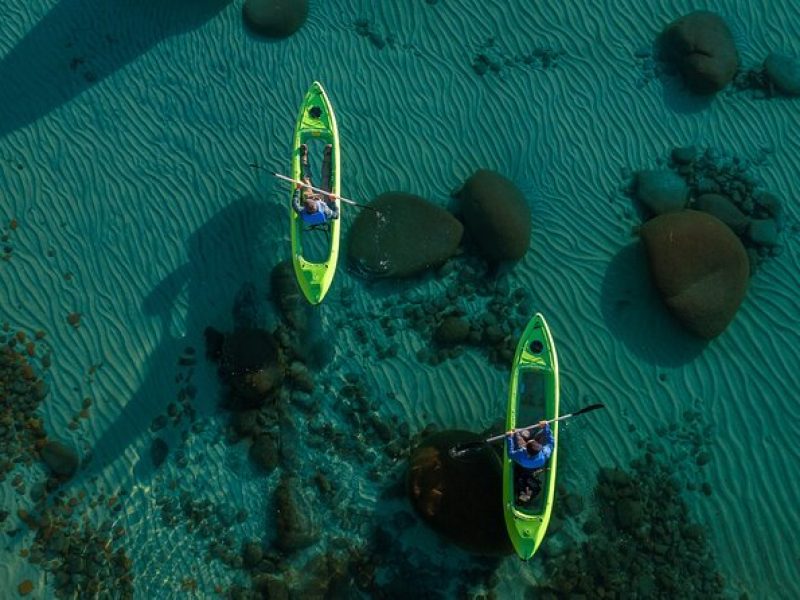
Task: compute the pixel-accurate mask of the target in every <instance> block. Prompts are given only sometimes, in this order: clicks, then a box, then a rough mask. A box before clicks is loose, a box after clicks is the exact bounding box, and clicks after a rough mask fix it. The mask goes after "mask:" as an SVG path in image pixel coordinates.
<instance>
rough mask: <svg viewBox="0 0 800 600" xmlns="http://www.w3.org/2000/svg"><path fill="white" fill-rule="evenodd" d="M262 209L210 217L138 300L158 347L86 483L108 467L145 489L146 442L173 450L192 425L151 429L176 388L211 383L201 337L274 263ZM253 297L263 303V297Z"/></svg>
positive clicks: (228, 210) (232, 209)
mask: <svg viewBox="0 0 800 600" xmlns="http://www.w3.org/2000/svg"><path fill="white" fill-rule="evenodd" d="M265 205H266V203H265V202H263V201H257V200H254V199H251V198H247V197H246V198H242V199H239V200H237V201H235V202H233V203H231V204H229V205H228V206H226V207H225V208H224V209H223V210H222V211H220V212H219V213H217V214H216V215H214V216H213V217H212V218H211V219H210V220H209V221H207V222H206V223H205V224H203V225H202V226H201V227H200V228H199V229H197V230H196V231H195V232H194V233H192V234H191V236H190V237H189V239H188V243H187V246H188V247H187V252H186V255H187V261H186V262H185V263H184V264H182V265H180V266H179V267H178V268H177V269H175V270H174V271H173V272H172V273H170V274H168V275H167V276H166V277H165V278H164V279H162V280H161V281H160V282H159V283H158V284H157V285H156V286H155V287H154V288H153V289H152V290H150V292H149V294H148V295H147V296H146V297H145V298H144V300H143V302H142V311H143V313H144V314H146V315H148V316H151V317H154V318H155V319H156V322H157V323H158V326H159V329H160V339H159V341H158V343H157V344H156V346H155V347H154V349H153V350H152V351H151V352H150V353H149V356H147V358H146V359H145V360H146V364H145V368H144V369H143V373H144V375H143V379H142V382H141V384H140V386H139V388H138V389H137V390H136V391H135V392H134V394H133V395H132V396H131V397H130V398H129V399H127V401H123V403H124V406H123V407H121V408H120V410H119V412H118V414H117V415H116V418H115V419H114V421H113V422H112V423H110V425H108V427H107V428H106V429H105V431H104V432H103V433H102V435H100V437H99V438H98V439H97V440H96V441H95V442H94V444H93V450H92V460H91V461H90V462H89V463H88V464H87V466H86V469H85V472H84V476H85V477H87V478H88V477H91V475H92V474H96V473H97V472H99V471H102V470H104V469H106V468H111V467H113V468H114V469H115V470H117V472H119V473H120V475H121V476H122V479H133V480H135V481H136V483H137V484H140V485H141V484H145V485H146V482H147V480H149V478H150V477H152V475H153V473H154V472H155V470H156V467H155V466H154V465H153V464H152V460H151V455H150V447H151V444H152V442H153V440H154V439H155V438H156V437H161V438H162V439H164V440H165V441H166V442H167V443H168V445H169V446H171V447H172V446H173V445H174V444H175V443H177V442H179V441H180V437H181V435H180V434H181V430H182V429H186V428H188V427H189V426H190V425H191V422H190V420H189V419H188V418H185V419H182V420H181V421H180V424H179V425H178V426H175V425H172V424H166V426H165V427H164V428H163V429H161V430H160V431H158V432H153V431H151V428H150V426H151V424H152V423H153V422H154V420H155V419H156V418H157V417H161V418H162V419H163V418H166V417H165V415H166V414H167V405H168V404H170V402H174V403H176V404H178V402H177V396H178V395H179V388H180V387H181V386H185V385H186V383H187V381H190V380H191V381H192V383H193V385H195V387H198V388H203V387H205V386H207V385H210V384H213V383H214V382H215V381H216V378H215V377H211V378H210V379H209V378H208V377H206V380H204V381H202V382H201V381H198V380H197V377H203V375H202V373H201V372H202V371H204V369H203V366H202V362H203V361H204V360H205V359H204V354H205V352H204V346H205V344H204V338H203V332H204V329H205V327H206V325H207V324H208V322H209V320H210V319H211V318H213V317H214V316H216V315H218V314H221V315H222V316H223V317H226V318H230V319H231V320H232V319H233V315H232V311H231V307H232V306H233V305H234V302H235V301H236V300H237V296H240V295H241V290H242V289H246V288H247V287H248V286H252V284H251V283H250V282H253V281H259V282H260V281H263V279H264V274H265V273H266V272H268V271H267V270H266V267H265V265H264V264H263V263H264V262H265V261H268V260H274V257H272V256H269V255H268V252H265V248H270V247H274V246H275V243H274V242H275V240H273V239H266V237H268V236H265V235H264V230H265V228H266V227H267V225H268V224H269V222H270V219H269V215H270V212H269V210H268V207H267V206H265ZM265 255H266V256H265ZM262 291H263V290H262ZM259 297H260V298H261V299H263V298H264V294H261V295H260V296H259ZM187 347H192V348H193V349H194V353H193V357H194V358H193V359H192V360H193V361H194V362H195V363H196V364H188V363H187V365H184V366H181V365H180V364H179V358H181V357H182V356H184V357H185V356H186V355H187V354H186V348H187ZM178 375H180V376H181V383H180V385H179V384H178V380H177V377H178ZM192 377H194V378H195V379H191V378H192ZM168 382H175V391H174V393H170V392H169V388H170V386H169V383H168ZM191 405H192V408H193V409H194V411H195V412H196V414H197V416H198V417H203V416H207V415H208V414H213V413H215V412H216V411H217V410H218V409H217V405H216V395H215V394H213V393H202V394H198V395H197V397H196V398H195V399H193V400H192V401H191ZM187 421H189V422H187ZM126 463H132V464H126ZM122 483H123V482H122V481H120V484H122Z"/></svg>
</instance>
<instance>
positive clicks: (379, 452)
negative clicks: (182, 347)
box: [158, 262, 414, 598]
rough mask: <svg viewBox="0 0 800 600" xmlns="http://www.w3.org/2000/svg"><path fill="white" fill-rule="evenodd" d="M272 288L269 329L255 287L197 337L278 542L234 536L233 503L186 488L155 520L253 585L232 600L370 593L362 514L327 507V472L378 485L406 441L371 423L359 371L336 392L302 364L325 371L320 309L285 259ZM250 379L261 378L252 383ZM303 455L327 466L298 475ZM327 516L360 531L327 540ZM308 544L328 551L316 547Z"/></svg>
mask: <svg viewBox="0 0 800 600" xmlns="http://www.w3.org/2000/svg"><path fill="white" fill-rule="evenodd" d="M271 284H272V285H271V292H272V300H273V302H274V303H275V305H276V307H277V308H278V310H279V314H280V316H281V322H280V323H279V325H278V327H277V328H276V329H275V330H274V331H271V332H268V331H266V330H264V329H262V328H261V321H260V317H259V314H260V310H259V309H260V306H259V305H260V303H261V299H260V298H259V297H258V294H256V293H255V291H254V288H253V287H251V286H248V287H247V289H244V286H243V289H242V290H240V293H239V294H237V301H236V306H234V311H233V312H234V326H235V328H234V331H233V332H230V333H224V332H218V331H216V330H214V329H213V328H208V329H207V330H206V342H207V354H208V356H209V358H211V359H212V360H214V361H216V362H217V363H218V364H219V365H220V369H219V374H220V376H221V378H222V382H223V384H224V387H223V389H224V394H225V396H224V399H223V406H224V407H225V408H226V409H227V410H228V411H229V415H230V426H229V428H228V431H229V435H228V439H229V441H231V442H232V443H238V442H242V441H243V442H245V443H246V444H248V445H249V455H250V458H251V460H252V462H253V463H254V464H255V465H257V466H258V467H259V468H260V470H261V472H262V473H263V474H264V475H265V476H267V477H269V478H270V482H272V483H273V484H274V486H273V487H272V490H273V491H272V499H271V501H270V502H269V503H268V506H267V512H266V515H265V520H266V521H267V522H268V523H269V524H272V523H274V524H275V529H276V534H275V538H274V539H267V538H266V537H265V538H263V539H261V540H241V541H239V540H237V538H236V536H235V535H234V533H233V531H232V530H230V528H229V527H227V526H228V525H229V524H232V523H233V522H234V521H238V518H237V517H236V516H234V509H233V508H227V509H223V508H222V507H218V506H214V505H213V503H212V502H210V501H209V500H196V499H194V498H193V497H192V496H190V495H189V493H188V492H183V493H181V494H179V495H178V496H175V495H167V496H164V497H163V498H161V499H159V501H158V504H159V507H160V510H161V513H162V518H163V520H164V523H165V524H167V525H169V526H178V525H180V524H184V525H185V526H186V527H187V529H188V530H189V531H191V532H194V533H195V534H198V535H200V536H201V537H202V538H203V539H204V540H206V541H207V544H208V554H207V559H208V560H220V561H222V562H223V563H225V564H226V565H228V566H230V567H232V568H236V569H242V570H244V571H245V572H246V573H248V575H249V576H250V578H251V582H252V583H251V586H250V587H249V588H247V587H244V586H233V587H232V588H230V589H229V590H228V591H227V593H228V595H229V596H230V597H232V598H260V597H262V596H263V594H265V593H266V594H268V596H269V597H273V595H274V596H275V597H281V594H296V593H305V592H308V593H311V594H312V595H313V594H315V593H317V592H319V590H332V589H343V590H350V589H352V588H353V587H361V588H362V589H366V588H368V587H370V586H374V585H375V586H377V585H378V584H377V582H375V581H374V580H373V574H371V572H370V569H368V568H367V566H368V563H369V557H368V555H367V554H365V547H366V545H365V543H366V542H365V541H364V538H363V528H364V521H363V519H364V515H363V514H362V513H361V512H359V511H358V510H354V509H353V508H351V507H348V506H345V505H337V502H336V500H335V497H336V496H337V494H339V493H340V491H341V490H340V489H339V485H338V480H337V479H336V469H337V467H336V465H337V464H338V463H347V464H364V463H366V462H369V463H370V464H372V465H373V469H372V471H371V474H372V477H374V478H375V479H376V480H377V481H384V480H385V478H386V476H387V473H388V472H389V471H390V469H391V468H392V466H393V465H395V464H397V462H398V461H399V459H400V458H402V457H403V456H407V455H408V452H409V448H410V446H411V444H412V442H413V439H414V436H413V434H412V432H411V431H410V428H409V427H408V426H407V425H405V424H402V423H400V422H399V420H397V419H395V420H393V421H385V420H383V419H382V418H381V417H380V416H379V413H378V411H377V406H376V402H375V400H374V399H373V398H372V397H371V396H370V393H369V391H368V388H367V386H366V385H365V384H364V382H363V381H362V379H361V377H360V376H358V375H356V374H352V373H351V374H347V375H346V376H345V379H344V382H342V384H341V385H337V386H336V387H334V386H332V385H331V384H330V382H328V381H322V380H320V379H319V378H318V377H317V376H315V375H314V374H313V372H312V370H311V369H310V368H309V365H315V366H317V367H320V366H324V363H325V361H326V360H328V358H329V356H328V354H327V353H326V352H322V351H320V352H316V351H315V350H314V348H315V347H316V345H317V342H316V337H315V336H316V335H317V334H315V333H314V331H315V328H316V327H317V326H318V324H315V323H314V320H315V319H318V313H317V312H316V311H314V309H313V308H312V307H309V306H308V304H307V303H306V302H305V300H304V299H303V298H302V296H301V292H300V290H299V288H298V286H297V283H296V280H295V278H294V274H293V270H292V266H291V263H289V262H283V263H280V264H278V265H277V266H276V267H275V269H274V270H273V273H272V277H271ZM322 370H323V371H324V368H323V369H322ZM255 373H262V374H264V373H268V374H269V375H268V376H266V377H261V376H259V377H256V378H254V377H253V374H255ZM330 397H335V400H334V401H331V400H330ZM310 452H311V453H314V452H319V454H320V456H326V457H327V458H326V464H328V468H327V469H316V471H314V470H313V469H311V471H312V473H313V476H312V477H311V479H310V480H303V479H300V478H299V476H298V475H297V473H299V472H302V471H304V470H308V468H309V467H308V465H307V464H306V461H307V460H309V459H308V458H307V457H308V455H309V453H310ZM330 512H333V513H335V514H336V522H337V524H338V526H339V527H344V528H345V529H347V528H350V527H352V528H353V529H354V530H355V531H359V534H358V535H356V536H354V537H353V538H352V539H348V540H343V539H336V538H332V539H326V538H328V537H329V534H327V532H326V531H325V530H324V529H323V527H322V520H323V518H325V516H324V515H325V514H327V513H330ZM225 515H227V519H226V516H225ZM317 546H319V547H325V548H327V549H326V550H322V551H316V550H315V548H316V547H317ZM322 595H324V594H320V597H321V596H322ZM315 597H316V596H315Z"/></svg>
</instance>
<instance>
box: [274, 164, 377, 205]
mask: <svg viewBox="0 0 800 600" xmlns="http://www.w3.org/2000/svg"><path fill="white" fill-rule="evenodd" d="M272 175H273V176H274V177H277V178H278V179H283V180H284V181H289V182H291V183H295V184H297V185H299V186H302V187H307V188H308V189H310V190H313V191H315V192H318V193H320V194H325V195H326V196H330V197H331V198H338V199H339V200H341V201H342V202H345V203H347V204H352V205H353V206H358V207H360V208H366V209H369V210H374V211H375V212H378V209H377V208H373V207H372V206H367V205H366V204H359V203H358V202H356V201H354V200H350V199H349V198H343V197H342V196H337V195H336V194H331V193H330V192H326V191H325V190H322V189H320V188H318V187H314V186H313V185H309V184H307V183H306V182H304V181H300V180H298V179H292V178H291V177H287V176H286V175H281V174H280V173H272Z"/></svg>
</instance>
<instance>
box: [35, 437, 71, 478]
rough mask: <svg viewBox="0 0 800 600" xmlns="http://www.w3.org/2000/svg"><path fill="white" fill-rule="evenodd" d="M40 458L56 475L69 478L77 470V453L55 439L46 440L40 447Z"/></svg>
mask: <svg viewBox="0 0 800 600" xmlns="http://www.w3.org/2000/svg"><path fill="white" fill-rule="evenodd" d="M41 456H42V460H43V461H44V463H45V464H46V465H47V466H48V467H50V471H51V472H52V473H53V475H55V476H56V477H60V478H62V479H69V478H70V477H72V476H73V475H74V474H75V471H77V470H78V465H79V464H80V459H79V458H78V453H77V452H75V450H74V449H72V448H70V447H69V446H67V445H66V444H63V443H61V442H59V441H56V440H50V441H48V442H47V443H46V444H45V445H44V447H43V448H42V455H41Z"/></svg>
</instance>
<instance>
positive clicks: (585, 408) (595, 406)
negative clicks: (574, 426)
mask: <svg viewBox="0 0 800 600" xmlns="http://www.w3.org/2000/svg"><path fill="white" fill-rule="evenodd" d="M605 407H606V405H605V404H601V403H597V404H590V405H589V406H584V407H583V408H582V409H580V410H578V411H575V412H574V413H572V416H573V417H576V416H578V415H582V414H583V413H587V412H589V411H592V410H597V409H598V408H605Z"/></svg>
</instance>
